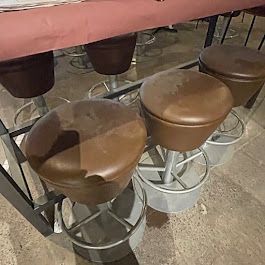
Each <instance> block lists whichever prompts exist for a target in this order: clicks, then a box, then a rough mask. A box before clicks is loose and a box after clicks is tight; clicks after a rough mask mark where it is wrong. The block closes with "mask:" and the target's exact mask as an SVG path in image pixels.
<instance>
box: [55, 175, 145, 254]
mask: <svg viewBox="0 0 265 265" xmlns="http://www.w3.org/2000/svg"><path fill="white" fill-rule="evenodd" d="M135 180H136V182H137V183H138V185H139V187H140V189H141V193H142V199H141V196H140V195H139V194H138V192H137V189H135V190H134V192H135V193H136V194H137V196H138V197H139V198H140V200H141V201H142V203H143V207H142V211H141V214H140V216H139V218H138V220H137V222H136V224H135V225H134V226H133V227H132V229H131V230H130V231H129V232H128V234H127V236H125V237H124V238H123V239H121V240H119V241H116V242H113V243H109V244H102V245H98V246H96V245H93V244H91V243H88V242H85V241H83V240H81V239H79V238H77V237H74V236H73V235H71V233H70V232H69V230H68V228H67V227H66V225H65V223H64V220H63V216H62V203H63V201H61V202H59V203H58V217H59V220H60V222H61V224H62V229H63V230H64V232H65V233H66V234H67V236H68V237H69V238H70V240H71V241H72V242H73V243H75V244H76V245H78V246H80V247H82V248H85V249H90V250H104V249H109V248H113V247H116V246H118V245H120V244H122V243H124V242H126V241H127V240H129V239H130V237H131V236H132V235H133V234H134V233H135V232H136V230H137V229H138V228H139V227H140V225H141V224H142V222H143V220H144V217H145V215H146V209H147V197H146V192H145V190H144V188H143V186H142V183H141V181H140V180H139V178H138V176H137V175H136V174H134V176H133V178H132V181H133V185H134V187H135Z"/></svg>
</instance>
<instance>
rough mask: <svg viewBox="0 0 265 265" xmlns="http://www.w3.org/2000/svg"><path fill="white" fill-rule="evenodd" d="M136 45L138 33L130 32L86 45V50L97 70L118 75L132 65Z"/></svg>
mask: <svg viewBox="0 0 265 265" xmlns="http://www.w3.org/2000/svg"><path fill="white" fill-rule="evenodd" d="M135 45H136V33H130V34H126V35H121V36H117V37H113V38H110V39H105V40H101V41H97V42H94V43H90V44H87V45H85V49H86V52H87V54H88V56H89V58H90V61H91V63H92V65H93V67H94V69H95V71H96V72H98V73H100V74H104V75H118V74H122V73H124V72H126V71H127V70H128V69H129V68H130V65H131V61H132V57H133V53H134V49H135Z"/></svg>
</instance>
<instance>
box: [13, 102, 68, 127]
mask: <svg viewBox="0 0 265 265" xmlns="http://www.w3.org/2000/svg"><path fill="white" fill-rule="evenodd" d="M50 98H58V99H60V100H62V101H65V102H66V103H70V102H71V101H70V100H68V99H66V98H63V97H50ZM31 105H34V102H33V101H30V102H28V103H26V104H24V105H23V106H22V107H20V108H19V109H18V110H17V111H16V113H15V116H14V118H13V121H14V124H15V125H17V119H18V116H19V115H20V113H21V112H22V111H23V110H24V109H26V108H27V107H29V106H31ZM34 111H36V108H34V109H33V112H34Z"/></svg>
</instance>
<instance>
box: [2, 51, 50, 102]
mask: <svg viewBox="0 0 265 265" xmlns="http://www.w3.org/2000/svg"><path fill="white" fill-rule="evenodd" d="M0 83H1V84H2V85H3V86H4V87H5V88H6V89H7V90H8V91H9V92H10V93H11V94H12V95H13V96H14V97H17V98H33V97H37V96H40V95H42V94H44V93H46V92H47V91H49V90H50V89H51V88H52V87H53V85H54V62H53V52H52V51H50V52H45V53H40V54H35V55H30V56H26V57H22V58H18V59H13V60H8V61H4V62H0Z"/></svg>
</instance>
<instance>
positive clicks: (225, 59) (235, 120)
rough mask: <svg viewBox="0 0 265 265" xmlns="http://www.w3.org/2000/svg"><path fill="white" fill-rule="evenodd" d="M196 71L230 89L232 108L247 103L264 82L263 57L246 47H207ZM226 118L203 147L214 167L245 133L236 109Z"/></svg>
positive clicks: (264, 59)
mask: <svg viewBox="0 0 265 265" xmlns="http://www.w3.org/2000/svg"><path fill="white" fill-rule="evenodd" d="M199 68H200V71H201V72H204V73H207V74H209V75H211V76H213V77H216V78H217V79H219V80H221V81H222V82H224V83H225V84H226V85H227V86H228V87H229V89H230V90H231V92H232V95H233V98H234V105H233V107H237V106H243V105H244V104H246V102H247V101H248V100H249V99H250V98H251V97H252V96H253V95H254V94H255V93H256V92H257V91H258V90H260V89H261V88H262V86H263V85H264V82H265V55H264V54H263V53H261V52H260V51H257V50H253V49H250V48H247V47H239V46H232V45H221V46H220V45H216V46H210V47H208V48H206V49H204V50H203V51H202V52H201V54H200V56H199ZM229 117H230V118H227V119H226V120H225V122H224V123H223V124H222V125H221V126H220V127H219V128H218V130H217V131H216V132H215V133H214V134H213V135H212V136H211V137H210V138H209V139H208V140H207V142H206V145H205V150H207V154H208V157H209V159H210V163H211V165H213V166H214V165H219V164H223V163H225V162H227V161H228V160H229V159H230V158H231V157H232V156H233V153H234V147H235V143H236V142H238V141H239V140H240V139H241V137H242V136H243V134H244V131H245V124H244V122H243V120H242V119H241V118H240V117H239V116H238V114H237V113H236V112H235V110H233V111H232V112H231V115H229Z"/></svg>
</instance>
